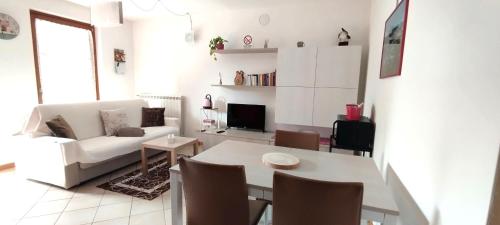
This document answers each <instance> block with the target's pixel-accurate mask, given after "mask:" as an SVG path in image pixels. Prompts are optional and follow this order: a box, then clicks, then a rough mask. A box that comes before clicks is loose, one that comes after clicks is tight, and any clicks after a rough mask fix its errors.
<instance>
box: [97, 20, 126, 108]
mask: <svg viewBox="0 0 500 225" xmlns="http://www.w3.org/2000/svg"><path fill="white" fill-rule="evenodd" d="M97 40H98V43H97V45H98V46H97V47H98V53H97V56H98V58H99V59H98V61H99V62H98V63H99V65H98V68H99V71H98V72H99V86H100V87H101V89H100V94H101V99H102V100H115V99H126V98H133V97H134V82H135V79H134V43H133V39H132V23H131V22H129V21H125V22H124V24H123V25H121V26H117V27H108V28H98V29H97ZM115 48H116V49H122V50H124V51H125V60H126V63H125V73H124V74H117V73H115V69H114V49H115Z"/></svg>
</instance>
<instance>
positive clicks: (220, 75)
mask: <svg viewBox="0 0 500 225" xmlns="http://www.w3.org/2000/svg"><path fill="white" fill-rule="evenodd" d="M219 85H222V74H221V73H220V72H219Z"/></svg>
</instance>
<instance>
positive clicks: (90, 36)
mask: <svg viewBox="0 0 500 225" xmlns="http://www.w3.org/2000/svg"><path fill="white" fill-rule="evenodd" d="M30 15H31V30H32V37H33V52H34V57H35V71H36V83H37V93H38V102H39V103H40V104H42V103H69V102H82V101H92V100H99V82H98V75H97V60H96V46H95V30H94V27H93V26H91V25H90V24H86V23H83V22H79V21H75V20H71V19H66V18H62V17H59V16H54V15H50V14H46V13H41V12H37V11H34V10H31V11H30Z"/></svg>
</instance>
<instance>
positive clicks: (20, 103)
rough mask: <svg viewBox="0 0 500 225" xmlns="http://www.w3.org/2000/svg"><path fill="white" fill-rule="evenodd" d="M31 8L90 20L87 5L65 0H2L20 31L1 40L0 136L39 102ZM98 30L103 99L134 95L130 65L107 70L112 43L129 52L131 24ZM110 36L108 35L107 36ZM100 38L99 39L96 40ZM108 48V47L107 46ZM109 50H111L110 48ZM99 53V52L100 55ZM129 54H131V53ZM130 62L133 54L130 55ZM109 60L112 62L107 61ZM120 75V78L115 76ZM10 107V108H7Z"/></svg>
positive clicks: (0, 8) (2, 157)
mask: <svg viewBox="0 0 500 225" xmlns="http://www.w3.org/2000/svg"><path fill="white" fill-rule="evenodd" d="M30 9H34V10H38V11H42V12H47V13H50V14H54V15H59V16H63V17H67V18H71V19H75V20H80V21H84V22H88V21H89V17H90V13H89V9H88V8H85V7H83V6H80V5H76V4H73V3H69V2H68V1H64V0H22V1H19V0H1V1H0V12H2V13H6V14H9V15H11V16H12V17H13V18H14V19H15V20H16V21H17V22H18V23H19V26H20V33H19V36H17V37H16V38H15V39H12V40H0V52H1V54H0V101H1V103H2V105H3V106H4V107H3V109H4V110H2V111H1V112H0V115H1V116H0V124H2V125H1V126H0V140H1V141H2V142H5V141H7V140H8V137H9V136H10V135H11V134H13V133H15V132H17V131H19V130H20V129H21V127H22V125H23V122H24V119H25V118H26V116H27V115H28V114H29V113H30V110H31V108H32V107H33V106H34V105H35V104H37V103H38V100H37V93H36V78H35V63H34V58H33V45H32V38H31V25H30V14H29V10H30ZM100 31H102V33H103V34H99V32H98V34H97V35H98V37H100V38H98V41H97V47H98V57H99V59H102V60H99V62H98V65H99V66H100V70H99V71H100V72H101V73H100V77H99V78H100V79H101V81H102V82H101V85H100V90H101V93H102V99H114V98H128V97H130V96H132V95H133V81H134V78H133V68H127V69H129V70H128V71H129V72H128V73H127V74H126V75H125V76H123V75H120V76H118V75H114V74H113V73H112V72H109V68H110V66H111V67H112V61H110V60H112V59H113V58H112V57H113V56H112V54H113V53H112V51H113V48H114V47H118V48H124V49H126V50H127V51H129V52H130V53H132V50H133V49H132V47H131V46H132V44H131V43H132V39H131V38H132V34H131V32H132V31H131V25H130V24H129V25H126V26H125V27H123V28H119V29H113V30H110V31H109V32H107V29H105V30H102V29H101V30H100ZM108 35H109V36H111V35H113V36H112V37H109V38H107V37H106V36H108ZM99 39H102V42H101V41H100V40H99ZM110 49H111V50H110ZM109 51H111V52H109ZM100 54H102V56H101V55H100ZM129 56H132V54H130V55H129ZM129 59H130V60H129V62H130V63H129V65H132V64H133V61H131V60H133V58H132V57H129ZM110 63H111V64H110ZM116 77H119V78H116ZM6 109H10V110H6ZM9 150H11V148H10V147H9V148H2V149H0V164H1V163H2V162H3V161H10V160H12V159H11V158H10V156H9V155H10V154H5V153H6V151H9Z"/></svg>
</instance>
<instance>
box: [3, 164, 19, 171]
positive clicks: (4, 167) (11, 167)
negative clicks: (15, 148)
mask: <svg viewBox="0 0 500 225" xmlns="http://www.w3.org/2000/svg"><path fill="white" fill-rule="evenodd" d="M13 168H16V164H15V163H7V164H2V165H0V171H2V170H8V169H13Z"/></svg>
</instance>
